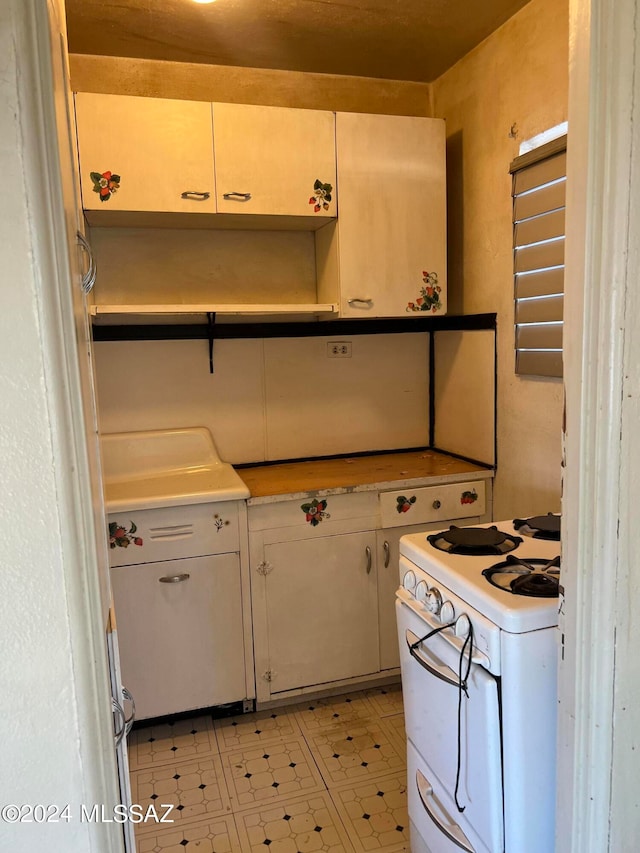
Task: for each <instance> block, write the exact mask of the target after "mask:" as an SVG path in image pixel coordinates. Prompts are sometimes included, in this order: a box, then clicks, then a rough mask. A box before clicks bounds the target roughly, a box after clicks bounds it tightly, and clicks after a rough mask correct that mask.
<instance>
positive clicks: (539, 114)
mask: <svg viewBox="0 0 640 853" xmlns="http://www.w3.org/2000/svg"><path fill="white" fill-rule="evenodd" d="M568 38H569V33H568V3H567V2H566V0H532V2H531V3H529V4H528V5H527V6H525V8H524V9H522V11H520V12H519V13H518V14H517V15H515V16H514V17H513V18H511V19H510V20H509V21H507V23H506V24H504V26H502V27H501V28H500V29H499V30H497V31H496V32H495V33H494V34H493V35H492V36H490V37H489V38H488V39H487V40H486V41H484V42H483V43H482V44H481V45H480V46H479V47H477V48H476V49H475V50H473V51H472V52H471V53H470V54H468V55H467V56H466V57H464V58H463V59H462V60H461V61H460V62H458V63H457V64H456V65H455V66H454V67H453V68H451V69H450V70H449V71H448V72H447V73H446V74H444V75H443V76H442V77H440V78H439V79H438V80H437V81H435V83H434V84H433V104H434V115H436V116H437V117H439V118H444V119H445V120H446V122H447V136H448V142H447V159H448V187H449V199H448V203H449V217H448V218H449V311H450V312H451V313H467V314H468V313H476V312H483V311H497V312H498V475H497V479H496V490H495V504H494V507H495V508H494V513H495V517H496V518H500V517H509V516H514V515H521V514H522V515H524V514H527V513H534V512H543V511H548V510H559V508H560V487H561V483H560V463H561V421H562V399H563V396H562V383H561V381H559V380H546V379H531V378H526V379H525V378H520V377H518V376H516V375H515V373H514V353H513V310H514V309H513V279H512V251H511V245H512V243H511V241H512V229H511V195H510V193H511V179H510V175H509V171H508V170H509V163H510V162H511V160H512V159H513V158H514V157H515V156H517V155H518V147H519V145H520V142H521V141H522V140H524V139H529V138H531V137H532V136H535V135H536V134H538V133H540V132H541V131H543V130H546V129H547V128H549V127H553V126H554V125H556V124H559V123H560V122H561V121H564V120H565V119H566V118H567V89H568ZM512 128H513V131H512ZM512 134H513V135H512Z"/></svg>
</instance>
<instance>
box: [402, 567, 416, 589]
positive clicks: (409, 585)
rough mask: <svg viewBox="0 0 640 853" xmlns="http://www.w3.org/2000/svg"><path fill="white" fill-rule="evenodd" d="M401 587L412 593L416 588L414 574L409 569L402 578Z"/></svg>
mask: <svg viewBox="0 0 640 853" xmlns="http://www.w3.org/2000/svg"><path fill="white" fill-rule="evenodd" d="M402 586H403V587H404V588H405V589H406V590H407V591H408V592H413V591H414V589H415V588H416V576H415V572H412V571H411V569H409V571H408V572H405V575H404V577H403V578H402Z"/></svg>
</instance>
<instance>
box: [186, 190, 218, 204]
mask: <svg viewBox="0 0 640 853" xmlns="http://www.w3.org/2000/svg"><path fill="white" fill-rule="evenodd" d="M210 197H211V193H200V192H198V191H197V190H185V191H184V192H183V193H180V198H189V199H191V200H192V201H206V200H207V199H208V198H210Z"/></svg>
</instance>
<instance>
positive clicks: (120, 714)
mask: <svg viewBox="0 0 640 853" xmlns="http://www.w3.org/2000/svg"><path fill="white" fill-rule="evenodd" d="M111 707H112V709H113V713H114V714H115V716H116V719H117V721H118V722H117V723H116V725H115V729H116V730H115V732H114V734H113V737H114V740H115V742H116V749H117V748H118V747H119V746H120V741H121V740H122V738H123V737H124V734H125V729H126V721H125V715H124V709H123V708H122V705H121V704H120V703H119V702H118V700H117V699H116V698H115V697H113V696H112V697H111Z"/></svg>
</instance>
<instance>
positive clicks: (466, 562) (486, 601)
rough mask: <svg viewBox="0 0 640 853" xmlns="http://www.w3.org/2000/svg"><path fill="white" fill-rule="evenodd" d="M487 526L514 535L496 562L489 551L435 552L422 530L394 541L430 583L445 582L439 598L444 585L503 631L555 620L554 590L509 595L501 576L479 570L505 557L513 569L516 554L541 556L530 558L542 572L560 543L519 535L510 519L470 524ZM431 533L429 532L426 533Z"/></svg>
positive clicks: (536, 626)
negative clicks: (507, 553) (551, 593)
mask: <svg viewBox="0 0 640 853" xmlns="http://www.w3.org/2000/svg"><path fill="white" fill-rule="evenodd" d="M493 527H495V528H497V529H498V530H499V531H501V532H502V533H505V534H508V535H510V536H513V537H517V538H518V539H520V542H519V543H518V545H517V547H516V548H515V549H514V550H513V552H512V554H511V555H510V556H509V557H508V558H505V557H503V558H502V561H501V560H500V557H496V555H495V554H483V555H474V556H470V555H468V554H456V553H451V552H445V551H441V550H439V549H437V548H435V547H434V546H433V545H432V544H431V542H430V541H429V539H428V534H427V533H424V532H423V533H413V534H410V535H408V536H403V537H402V539H401V540H400V555H401V556H402V557H405V558H406V559H408V560H409V561H411V563H413V564H414V565H415V566H417V567H418V568H419V569H422V570H423V571H424V572H426V573H427V575H429V577H430V578H431V579H432V580H433V581H435V582H436V585H438V584H440V585H442V587H445V590H441V592H442V594H443V597H445V598H446V590H447V589H448V590H450V591H451V592H453V593H455V595H457V596H459V597H460V598H461V599H463V600H464V601H465V602H467V604H468V605H469V607H471V608H473V609H475V610H477V611H478V612H479V613H482V614H483V615H484V616H486V617H487V618H488V619H490V620H491V621H492V622H494V623H496V624H497V625H498V626H499V627H500V628H502V629H503V630H505V631H509V632H511V633H514V634H519V633H523V632H526V631H534V630H538V629H541V628H546V627H551V626H553V625H556V624H557V621H558V598H557V595H554V596H553V597H551V596H533V595H527V594H515V595H514V594H513V592H512V590H511V589H506V588H505V587H504V585H503V583H502V581H503V580H504V578H501V579H500V581H501V582H499V583H492V582H490V581H489V580H488V579H487V577H486V576H485V575H484V574H483V572H484V571H485V570H490V569H491V568H492V567H495V566H496V565H502V566H503V567H504V564H505V562H506V560H507V559H508V560H509V565H508V567H509V569H510V571H512V572H513V569H514V568H515V564H514V563H512V562H511V561H512V560H513V559H514V558H517V559H519V560H522V561H524V562H525V563H526V562H527V561H541V562H540V563H537V562H535V563H532V568H533V569H534V571H535V573H537V574H544V572H542V570H541V567H542V566H547V565H548V564H549V563H551V562H552V561H554V560H555V559H556V558H558V557H559V556H560V543H559V542H556V541H553V540H548V539H537V538H533V537H530V536H525V537H524V538H522V537H519V536H518V531H517V530H516V528H515V527H514V524H513V522H512V521H511V520H509V521H500V522H492V523H490V524H483V525H478V526H477V528H476V529H482V528H484V529H487V530H490V529H491V528H493ZM462 529H464V528H462ZM431 535H432V534H429V536H431ZM405 568H406V567H405ZM551 568H552V569H553V568H555V567H551ZM556 570H557V568H556ZM530 571H531V569H524V568H523V574H524V573H527V574H529V573H530ZM402 572H403V569H402V568H401V574H402ZM546 573H547V574H549V575H550V576H553V577H557V575H556V574H555V572H553V571H548V570H547V572H546ZM498 574H499V573H498V572H496V573H495V575H496V576H497V575H498ZM514 574H515V572H513V574H511V576H510V577H509V578H508V580H509V582H510V581H511V580H513V578H514ZM533 584H534V586H535V585H536V584H538V585H539V586H542V585H547V582H546V581H538V580H537V579H536V581H534V582H533Z"/></svg>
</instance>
